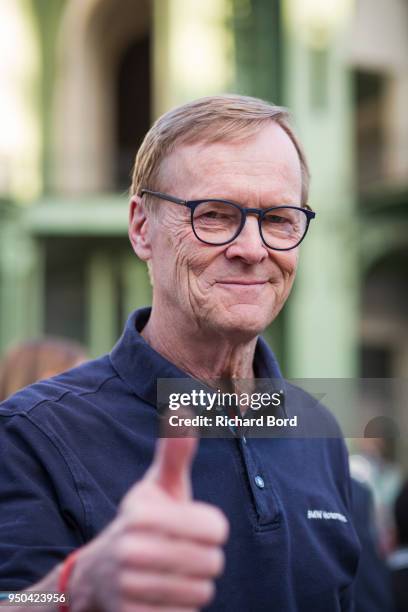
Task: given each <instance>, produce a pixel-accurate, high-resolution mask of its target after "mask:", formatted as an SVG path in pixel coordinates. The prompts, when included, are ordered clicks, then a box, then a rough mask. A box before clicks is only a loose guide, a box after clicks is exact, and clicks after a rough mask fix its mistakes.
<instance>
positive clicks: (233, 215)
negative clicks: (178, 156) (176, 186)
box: [140, 189, 316, 251]
mask: <svg viewBox="0 0 408 612" xmlns="http://www.w3.org/2000/svg"><path fill="white" fill-rule="evenodd" d="M140 193H141V196H143V195H144V194H148V195H151V196H153V197H155V198H160V199H161V200H166V201H168V202H172V203H173V204H181V205H182V206H186V207H187V208H189V209H190V212H191V227H192V229H193V232H194V234H195V236H196V238H198V240H200V241H201V242H204V243H205V244H211V245H213V246H222V245H224V244H228V243H230V242H232V241H233V240H235V238H237V236H238V235H239V234H240V232H241V231H242V229H243V227H244V225H245V221H246V218H247V215H249V214H251V215H257V216H258V225H259V233H260V235H261V239H262V241H263V243H264V244H265V245H266V246H267V247H268V248H269V249H273V250H275V251H290V249H294V248H295V247H297V246H298V245H299V244H300V243H301V242H302V240H303V238H304V237H305V236H306V234H307V230H308V229H309V223H310V221H311V220H312V219H314V218H315V216H316V213H314V212H313V211H312V210H310V209H309V208H300V207H299V206H271V207H270V208H265V209H263V208H242V207H241V206H239V205H238V204H236V203H235V202H229V201H228V200H218V199H209V198H206V199H204V200H181V199H180V198H176V197H174V196H171V195H168V194H166V193H161V192H160V191H151V190H150V189H142V190H141V192H140Z"/></svg>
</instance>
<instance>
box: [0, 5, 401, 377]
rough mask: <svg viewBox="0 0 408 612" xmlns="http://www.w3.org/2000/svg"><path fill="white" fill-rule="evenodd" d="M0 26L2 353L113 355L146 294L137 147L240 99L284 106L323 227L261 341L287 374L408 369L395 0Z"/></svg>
mask: <svg viewBox="0 0 408 612" xmlns="http://www.w3.org/2000/svg"><path fill="white" fill-rule="evenodd" d="M0 24H1V26H0V34H3V35H2V36H0V38H1V39H2V41H3V42H1V43H0V87H1V90H2V92H3V91H6V92H7V96H6V99H5V100H4V99H3V102H0V166H1V168H0V350H1V349H2V348H5V347H6V346H8V345H9V344H10V343H11V342H12V341H15V340H19V339H22V338H27V337H31V336H35V335H37V334H39V333H44V332H45V333H49V334H58V335H63V336H68V337H72V338H75V339H77V340H79V341H80V342H82V343H84V344H86V345H87V346H88V347H89V350H90V352H91V354H93V355H98V354H101V353H103V352H105V351H107V350H109V348H110V347H111V346H112V344H113V343H114V342H115V340H116V339H117V337H118V335H119V333H120V330H121V328H122V325H123V322H124V320H125V319H126V316H127V315H128V313H129V312H130V311H131V310H132V309H134V308H136V307H138V306H141V305H144V304H147V303H149V302H150V299H151V292H150V287H149V283H148V279H147V274H146V271H145V267H144V264H142V263H141V262H138V261H137V259H136V257H135V256H134V254H133V252H132V251H131V248H130V245H129V243H128V239H127V206H128V201H127V196H126V190H127V188H128V186H129V182H130V171H131V166H132V162H133V159H134V155H135V152H136V150H137V147H138V145H139V144H140V142H141V140H142V138H143V135H144V133H145V132H146V131H147V129H148V127H149V125H150V123H151V122H152V120H153V119H154V118H155V117H157V116H158V115H159V114H161V113H162V112H164V111H165V110H167V109H169V108H171V107H172V106H174V105H176V104H178V103H181V102H184V101H186V100H189V99H192V98H195V97H198V96H201V95H207V94H213V93H221V92H225V91H234V92H238V93H244V94H248V95H255V96H259V97H263V98H265V99H268V100H270V101H273V102H275V103H278V104H283V105H285V106H288V107H289V108H290V109H291V111H292V113H293V116H294V119H295V125H296V127H297V130H298V132H299V134H300V137H301V139H302V141H303V142H304V144H305V148H306V152H307V154H308V157H309V160H310V165H311V169H312V190H311V202H310V203H311V206H312V207H313V208H314V209H315V210H316V211H317V213H318V216H317V219H316V222H315V223H314V224H313V226H312V228H311V233H310V235H309V236H308V240H307V241H306V242H305V244H304V245H302V253H301V263H300V270H299V275H298V279H297V281H296V286H295V288H294V291H293V294H292V296H291V298H290V300H289V302H288V305H287V307H286V309H285V311H284V312H283V313H282V314H281V315H280V316H279V318H278V320H277V321H276V322H275V323H274V324H273V325H272V326H271V329H270V330H268V332H267V335H268V337H269V340H270V342H271V344H272V346H273V348H274V349H275V351H276V352H277V354H278V356H279V357H280V359H281V361H282V363H283V367H284V372H285V374H286V375H287V376H292V377H299V378H300V377H316V378H317V377H319V378H323V377H353V376H359V375H363V376H375V377H376V376H379V377H382V376H384V377H387V376H390V377H391V376H393V377H400V376H407V373H408V341H407V340H408V311H407V304H408V299H407V297H408V295H407V294H408V282H407V281H408V231H407V230H408V113H407V112H406V109H407V108H408V1H407V0H355V1H354V2H353V1H352V0H280V1H279V0H206V2H201V1H200V0H52V1H51V2H50V1H49V0H2V2H1V3H0ZM2 97H3V96H2Z"/></svg>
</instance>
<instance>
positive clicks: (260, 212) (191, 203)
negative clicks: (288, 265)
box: [140, 189, 316, 251]
mask: <svg viewBox="0 0 408 612" xmlns="http://www.w3.org/2000/svg"><path fill="white" fill-rule="evenodd" d="M145 193H146V194H148V195H151V196H153V197H155V198H159V199H160V200H166V201H167V202H172V203H173V204H180V205H181V206H186V207H187V208H189V209H190V211H191V227H192V230H193V232H194V235H195V237H196V238H197V240H199V241H200V242H203V243H204V244H209V245H210V246H223V245H225V244H229V243H230V242H233V241H234V240H235V239H236V238H237V237H238V236H239V234H240V233H241V231H242V229H243V227H244V225H245V222H246V218H247V215H248V214H251V215H257V216H258V227H259V234H260V236H261V240H262V242H263V243H264V244H265V246H266V247H268V249H272V250H273V251H291V250H292V249H295V248H296V247H297V246H299V244H300V243H301V242H302V240H304V238H305V236H306V234H307V231H308V229H309V224H310V221H311V220H312V219H314V218H315V216H316V213H315V212H314V211H313V210H311V209H310V208H309V207H307V208H306V207H300V206H290V205H282V206H271V207H270V208H265V209H263V208H243V207H242V206H239V205H238V204H237V203H236V202H231V201H230V200H220V199H217V198H204V199H202V200H182V199H181V198H176V197H175V196H172V195H169V194H167V193H162V192H161V191H152V190H151V189H141V190H140V196H141V197H142V196H143V195H144V194H145ZM204 202H220V203H224V204H230V205H231V206H234V207H235V208H237V209H238V210H239V211H240V214H241V223H240V224H239V226H238V229H237V231H236V232H235V234H234V236H233V237H232V238H230V239H229V240H225V242H220V243H217V244H214V243H213V242H207V240H203V239H202V238H200V237H199V236H198V235H197V233H196V231H195V228H194V221H193V217H194V211H195V209H196V208H197V206H199V204H203V203H204ZM280 208H292V209H294V210H300V211H302V213H304V214H305V215H306V227H305V232H304V234H303V236H302V238H301V239H300V240H299V242H297V243H296V244H294V245H293V246H290V247H286V248H285V249H279V248H277V247H271V246H269V244H268V243H267V242H266V241H265V239H264V237H263V234H262V227H261V223H262V219H263V218H264V217H265V215H266V214H267V213H268V212H270V211H271V210H279V209H280Z"/></svg>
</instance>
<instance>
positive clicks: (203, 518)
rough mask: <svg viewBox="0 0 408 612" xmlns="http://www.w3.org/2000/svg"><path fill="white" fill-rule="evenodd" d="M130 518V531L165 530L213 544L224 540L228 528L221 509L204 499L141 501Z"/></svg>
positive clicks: (154, 531)
mask: <svg viewBox="0 0 408 612" xmlns="http://www.w3.org/2000/svg"><path fill="white" fill-rule="evenodd" d="M128 520H129V522H128V523H127V529H128V530H129V531H131V532H132V531H138V532H139V531H145V532H150V533H162V534H166V535H167V536H173V537H175V538H181V539H185V540H195V541H197V542H202V543H205V544H213V545H221V544H224V542H225V541H226V539H227V536H228V530H229V525H228V521H227V519H226V517H225V515H224V514H223V513H222V512H221V510H219V509H218V508H216V507H215V506H211V505H210V504H206V503H204V502H185V503H177V504H176V503H163V504H161V505H159V504H152V503H145V504H144V503H139V504H138V505H137V506H136V507H135V508H134V509H132V517H129V518H128Z"/></svg>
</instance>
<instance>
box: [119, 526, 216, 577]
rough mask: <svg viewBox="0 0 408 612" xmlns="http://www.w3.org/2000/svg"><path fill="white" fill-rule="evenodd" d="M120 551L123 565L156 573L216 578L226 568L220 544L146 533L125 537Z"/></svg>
mask: <svg viewBox="0 0 408 612" xmlns="http://www.w3.org/2000/svg"><path fill="white" fill-rule="evenodd" d="M119 554H120V562H121V567H122V568H127V569H136V568H138V569H141V570H146V571H149V572H157V573H159V572H170V573H173V574H182V575H185V576H195V577H200V578H215V577H216V576H218V575H219V574H220V573H221V572H222V570H223V567H224V553H223V551H222V550H221V548H220V547H218V546H210V545H207V544H198V543H196V542H192V541H187V540H177V539H175V538H168V537H165V536H162V535H161V536H160V535H154V534H147V533H138V534H136V535H132V536H129V537H128V538H126V540H125V542H124V543H123V545H122V547H121V550H120V553H119Z"/></svg>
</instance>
